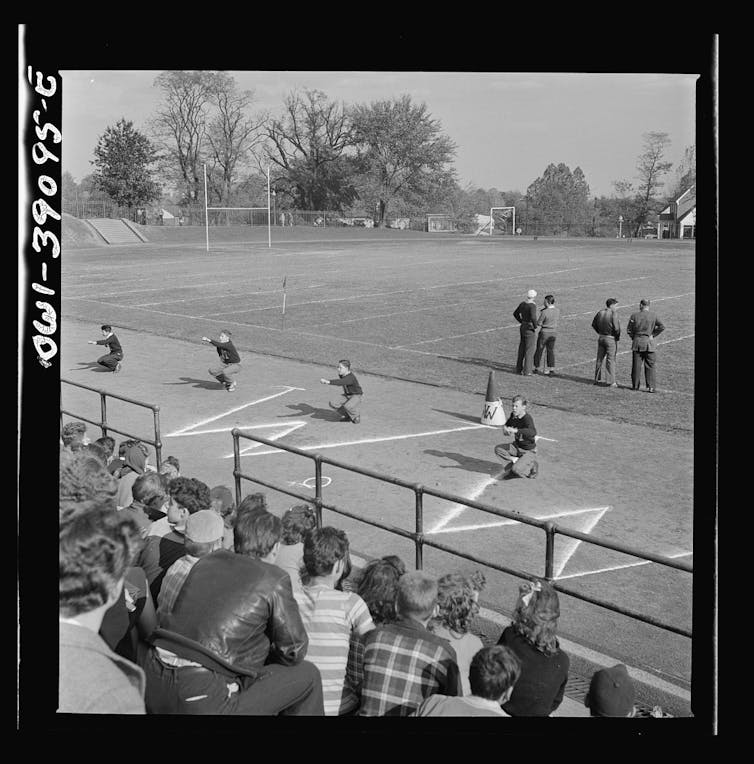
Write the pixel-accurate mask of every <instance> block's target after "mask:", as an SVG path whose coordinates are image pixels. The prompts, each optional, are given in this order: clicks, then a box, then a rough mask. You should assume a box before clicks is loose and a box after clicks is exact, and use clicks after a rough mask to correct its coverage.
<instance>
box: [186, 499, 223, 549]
mask: <svg viewBox="0 0 754 764" xmlns="http://www.w3.org/2000/svg"><path fill="white" fill-rule="evenodd" d="M224 532H225V524H224V523H223V519H222V517H220V515H218V514H217V512H215V511H214V510H211V509H200V510H199V511H198V512H194V514H193V515H189V517H188V518H187V519H186V529H185V531H184V536H185V542H184V543H185V547H186V554H190V555H192V556H193V557H204V556H205V555H208V554H210V553H211V552H214V551H215V550H216V549H220V548H221V547H222V544H223V533H224Z"/></svg>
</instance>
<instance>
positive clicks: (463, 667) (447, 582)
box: [429, 571, 486, 695]
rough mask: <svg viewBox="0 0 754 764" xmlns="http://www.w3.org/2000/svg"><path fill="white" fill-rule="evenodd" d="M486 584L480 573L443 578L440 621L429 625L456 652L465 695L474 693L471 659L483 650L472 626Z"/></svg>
mask: <svg viewBox="0 0 754 764" xmlns="http://www.w3.org/2000/svg"><path fill="white" fill-rule="evenodd" d="M485 583H486V580H485V577H484V573H482V572H481V571H477V572H476V573H474V574H473V575H471V576H462V575H460V574H458V573H450V574H448V575H446V576H442V578H440V579H439V580H438V581H437V605H438V613H437V617H436V618H433V619H432V620H431V621H430V622H429V629H430V631H431V632H432V633H434V634H437V636H438V637H444V638H445V639H447V640H448V642H450V645H451V647H452V648H453V649H454V650H455V653H456V662H457V663H458V670H459V672H460V673H461V685H462V686H463V694H464V695H468V694H469V693H470V692H471V686H470V684H469V667H470V666H471V659H472V658H473V657H474V656H475V655H476V653H477V652H479V650H481V649H482V647H484V645H483V644H482V640H481V639H479V637H477V636H476V634H472V633H471V622H472V621H473V620H474V618H475V617H476V614H477V613H478V612H479V604H478V600H479V592H480V591H481V590H482V589H483V588H484V585H485Z"/></svg>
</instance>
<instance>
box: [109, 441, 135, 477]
mask: <svg viewBox="0 0 754 764" xmlns="http://www.w3.org/2000/svg"><path fill="white" fill-rule="evenodd" d="M136 442H137V441H135V440H122V441H121V442H120V444H119V445H118V457H117V458H113V459H111V460H110V464H109V465H108V466H107V469H108V470H109V471H110V474H111V475H113V476H114V477H116V478H117V477H118V475H119V474H120V469H121V467H123V465H125V463H126V451H127V450H128V449H129V448H130V447H131V446H133V445H134V443H136Z"/></svg>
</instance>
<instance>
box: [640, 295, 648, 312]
mask: <svg viewBox="0 0 754 764" xmlns="http://www.w3.org/2000/svg"><path fill="white" fill-rule="evenodd" d="M647 308H649V300H648V299H647V298H646V297H642V299H641V300H639V310H647Z"/></svg>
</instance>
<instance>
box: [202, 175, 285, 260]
mask: <svg viewBox="0 0 754 764" xmlns="http://www.w3.org/2000/svg"><path fill="white" fill-rule="evenodd" d="M239 210H240V211H243V212H248V213H249V223H250V224H251V222H252V220H253V215H254V213H255V212H266V213H267V246H268V247H272V226H271V218H270V168H269V167H268V168H267V206H266V207H208V206H207V165H206V164H205V165H204V229H205V232H206V240H207V252H209V213H210V211H224V212H225V214H226V215H227V216H230V213H231V212H237V211H239Z"/></svg>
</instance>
